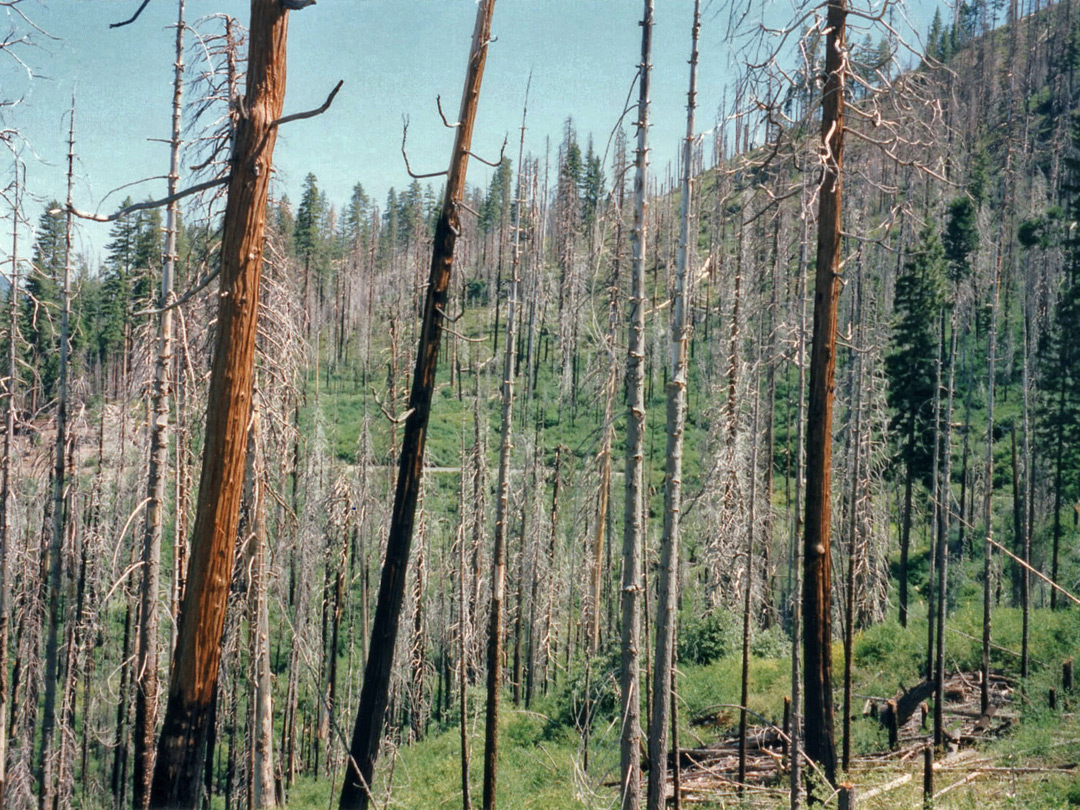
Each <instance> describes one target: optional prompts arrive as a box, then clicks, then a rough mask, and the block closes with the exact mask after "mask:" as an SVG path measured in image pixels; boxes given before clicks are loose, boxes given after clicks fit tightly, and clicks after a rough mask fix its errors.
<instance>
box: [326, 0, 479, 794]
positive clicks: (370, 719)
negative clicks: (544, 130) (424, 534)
mask: <svg viewBox="0 0 1080 810" xmlns="http://www.w3.org/2000/svg"><path fill="white" fill-rule="evenodd" d="M494 7H495V0H481V2H480V3H479V4H478V5H477V8H476V27H475V28H474V30H473V38H472V47H471V48H470V51H469V64H468V68H467V69H466V72H465V89H464V92H463V94H462V97H461V112H460V115H459V119H458V123H457V127H456V135H455V137H454V151H453V154H452V155H451V159H450V169H449V170H448V172H447V177H446V191H445V196H444V197H443V203H442V212H441V213H440V215H439V221H438V224H437V225H436V226H435V237H434V241H433V244H432V253H431V271H430V274H429V277H428V287H427V295H426V298H425V301H424V316H423V321H422V323H421V326H420V334H419V340H418V341H417V349H416V366H415V370H414V372H413V379H412V391H411V392H410V394H409V405H408V409H407V411H406V412H407V413H408V418H406V420H405V435H404V437H403V438H402V444H401V456H400V462H399V466H398V477H397V489H396V491H395V493H394V507H393V513H392V515H391V519H390V533H389V536H388V538H387V544H386V560H385V562H384V563H383V571H382V579H381V581H380V583H379V598H378V602H376V605H375V621H374V623H373V624H372V627H371V643H370V645H369V646H368V649H369V651H370V652H369V655H368V660H367V664H366V666H365V667H364V685H363V687H362V688H361V690H360V706H359V708H358V709H357V712H356V724H355V726H354V727H353V736H352V743H351V745H350V747H349V759H348V761H347V763H346V766H345V779H344V781H343V783H342V786H341V798H340V801H339V807H340V808H341V810H365V809H366V808H367V806H368V801H369V799H370V792H369V788H370V785H371V777H372V774H373V773H374V771H375V758H376V757H377V756H378V753H379V742H380V740H381V739H382V727H383V715H384V714H385V712H386V703H387V698H388V697H389V692H390V670H391V668H392V667H393V663H394V644H395V643H396V641H397V630H398V626H397V625H398V616H399V615H400V613H401V604H402V601H403V599H404V596H405V572H406V570H407V568H408V564H409V549H410V547H411V545H412V535H413V523H414V521H415V518H416V501H417V497H418V495H419V493H420V480H421V478H422V475H423V470H424V444H425V442H426V440H427V425H428V416H429V415H430V413H431V399H432V396H433V394H434V392H435V372H436V370H437V368H438V363H439V346H440V343H441V341H442V333H443V319H444V318H445V317H446V304H447V299H448V297H449V289H450V276H451V272H452V270H453V267H454V246H455V245H456V244H457V237H458V234H459V233H461V217H460V214H461V212H460V210H459V208H460V203H461V201H462V198H463V196H464V193H465V173H466V170H467V169H468V166H469V149H470V147H471V145H472V133H473V125H474V123H475V122H476V107H477V102H478V101H479V98H480V85H481V82H482V80H483V77H484V63H485V62H486V60H487V48H488V43H489V42H490V41H491V17H492V13H493V11H494Z"/></svg>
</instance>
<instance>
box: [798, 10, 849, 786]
mask: <svg viewBox="0 0 1080 810" xmlns="http://www.w3.org/2000/svg"><path fill="white" fill-rule="evenodd" d="M846 20H847V0H832V1H831V2H829V4H828V13H827V16H826V20H825V28H826V39H825V89H824V95H823V98H822V119H821V140H822V156H821V157H822V160H823V161H824V166H823V170H822V177H821V185H820V188H819V198H818V203H819V208H818V240H817V269H816V272H815V281H814V330H813V336H812V338H811V348H810V397H809V403H808V408H807V411H808V412H807V426H806V527H805V534H804V541H803V555H804V556H803V578H804V582H803V659H804V665H803V692H804V699H805V715H804V717H805V727H804V737H803V741H804V746H805V750H806V754H807V756H808V757H809V758H810V759H812V760H813V761H814V762H816V763H818V765H819V766H820V767H821V769H822V772H823V773H824V774H825V778H826V779H828V780H829V782H830V783H834V782H835V781H836V744H835V741H834V737H833V699H832V630H831V609H832V555H831V551H830V543H829V539H830V538H829V528H830V514H831V504H830V501H829V498H830V493H831V491H832V487H831V481H832V414H833V394H834V387H835V384H834V379H833V377H834V371H835V367H836V310H837V301H838V299H839V297H840V249H841V221H842V189H843V167H844V85H845V73H846V70H847V66H846V64H845V63H846V58H847V57H846V47H845V23H846ZM811 799H815V800H816V799H820V797H818V796H814V795H811Z"/></svg>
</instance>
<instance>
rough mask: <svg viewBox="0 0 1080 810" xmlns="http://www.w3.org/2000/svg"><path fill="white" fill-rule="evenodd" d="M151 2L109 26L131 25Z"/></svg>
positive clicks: (145, 2)
mask: <svg viewBox="0 0 1080 810" xmlns="http://www.w3.org/2000/svg"><path fill="white" fill-rule="evenodd" d="M149 4H150V0H143V1H142V5H140V6H139V8H138V9H137V10H136V11H135V13H134V14H132V15H131V17H130V18H128V19H126V20H124V21H123V22H118V23H110V25H109V28H123V27H124V26H125V25H131V24H132V23H133V22H135V21H136V20H137V19H139V15H140V14H142V13H143V9H144V8H146V7H147V5H149ZM72 213H74V212H72ZM76 216H77V215H76Z"/></svg>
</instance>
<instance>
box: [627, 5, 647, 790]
mask: <svg viewBox="0 0 1080 810" xmlns="http://www.w3.org/2000/svg"><path fill="white" fill-rule="evenodd" d="M652 26H653V0H645V12H644V17H643V18H642V21H641V64H640V66H639V73H638V88H639V95H638V117H637V121H636V123H635V125H636V126H637V152H636V155H635V160H634V164H635V172H634V226H633V229H632V230H631V231H630V245H631V248H632V251H633V262H632V265H631V271H630V306H629V311H628V316H627V322H628V333H629V334H628V336H627V352H626V506H625V510H624V513H623V514H624V518H623V520H624V523H623V570H622V673H621V678H620V687H621V689H622V696H621V699H620V702H621V707H620V708H621V714H620V722H621V724H622V732H621V735H620V736H621V744H620V770H619V780H620V783H621V807H622V810H638V808H639V807H640V806H641V728H640V726H641V720H640V717H641V695H640V694H639V692H638V687H639V684H640V682H641V662H640V652H639V649H638V647H639V643H640V636H641V598H642V595H643V592H644V590H645V588H644V583H643V582H642V571H641V554H642V548H643V546H644V544H645V514H644V512H645V510H644V504H645V486H646V485H645V307H646V305H647V304H648V301H647V299H646V293H645V254H646V245H647V241H646V219H645V214H646V210H647V205H648V200H647V192H648V172H649V84H650V82H649V80H650V78H651V67H652V66H651V65H650V59H651V58H652Z"/></svg>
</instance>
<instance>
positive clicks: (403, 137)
mask: <svg viewBox="0 0 1080 810" xmlns="http://www.w3.org/2000/svg"><path fill="white" fill-rule="evenodd" d="M408 137H409V119H408V118H404V119H402V129H401V156H402V157H403V158H405V171H407V172H408V173H409V177H411V178H412V179H413V180H424V179H426V178H428V177H445V176H446V175H448V174H449V173H450V171H449V170H448V169H443V170H442V171H441V172H430V173H429V174H417V173H416V172H414V171H413V170H412V166H410V165H409V153H408V151H406V149H405V140H406V139H407V138H408Z"/></svg>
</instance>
